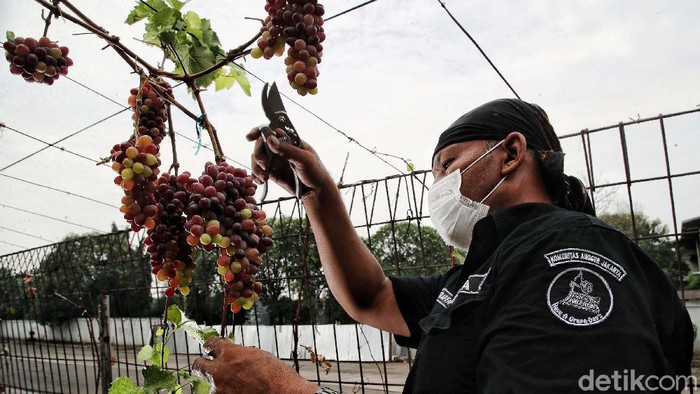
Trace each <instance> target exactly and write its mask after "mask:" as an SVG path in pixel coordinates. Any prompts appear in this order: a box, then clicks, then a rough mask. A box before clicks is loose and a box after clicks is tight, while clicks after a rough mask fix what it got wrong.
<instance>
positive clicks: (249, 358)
mask: <svg viewBox="0 0 700 394" xmlns="http://www.w3.org/2000/svg"><path fill="white" fill-rule="evenodd" d="M204 350H205V352H207V354H208V356H209V357H199V358H198V359H196V360H194V363H193V364H192V372H193V373H194V374H200V375H202V376H203V377H205V378H206V379H207V380H208V381H209V382H210V383H211V384H212V388H213V391H212V393H216V394H229V393H230V394H233V393H246V394H255V393H261V394H267V393H290V394H305V393H309V394H311V393H316V391H317V390H318V388H319V387H318V386H316V385H315V384H313V383H311V382H309V381H307V380H306V379H304V378H302V377H301V376H300V375H299V374H298V373H296V371H294V370H293V369H292V367H291V366H288V365H287V364H285V363H283V362H282V361H281V360H280V359H278V358H276V357H275V356H273V355H272V354H270V353H268V352H266V351H264V350H261V349H258V348H255V347H248V346H241V345H236V344H234V343H233V342H231V340H229V339H226V338H221V337H214V338H210V339H209V340H207V341H206V342H205V343H204ZM212 358H213V359H212Z"/></svg>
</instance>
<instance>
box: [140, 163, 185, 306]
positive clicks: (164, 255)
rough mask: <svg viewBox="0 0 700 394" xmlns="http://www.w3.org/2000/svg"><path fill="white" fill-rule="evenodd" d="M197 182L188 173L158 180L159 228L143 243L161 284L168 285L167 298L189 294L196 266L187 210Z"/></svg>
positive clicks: (147, 232)
mask: <svg viewBox="0 0 700 394" xmlns="http://www.w3.org/2000/svg"><path fill="white" fill-rule="evenodd" d="M195 182H197V180H196V179H194V178H191V177H190V173H189V172H187V171H185V172H183V173H182V174H180V175H179V176H171V175H170V174H168V173H167V172H166V173H163V174H162V175H161V176H160V178H158V185H157V187H156V191H155V193H154V197H155V200H156V202H157V204H156V207H157V208H158V214H157V215H156V217H155V221H156V225H155V227H153V228H149V229H148V230H147V231H146V234H148V237H147V238H146V240H145V241H144V243H145V244H146V245H148V247H147V251H148V253H149V254H150V256H151V269H152V272H153V274H155V275H156V277H157V278H158V280H160V281H161V282H167V285H168V288H167V289H166V290H165V296H166V297H172V296H173V295H175V292H176V291H177V292H178V293H180V294H182V295H184V296H186V295H188V294H189V293H190V288H189V284H190V282H192V271H193V270H194V268H195V267H196V264H195V263H194V260H193V259H192V253H193V248H192V246H190V245H189V244H188V243H187V236H188V235H189V233H188V232H187V230H185V223H186V222H187V218H186V217H185V215H184V209H185V207H187V204H188V203H189V199H190V190H191V188H192V184H194V183H195Z"/></svg>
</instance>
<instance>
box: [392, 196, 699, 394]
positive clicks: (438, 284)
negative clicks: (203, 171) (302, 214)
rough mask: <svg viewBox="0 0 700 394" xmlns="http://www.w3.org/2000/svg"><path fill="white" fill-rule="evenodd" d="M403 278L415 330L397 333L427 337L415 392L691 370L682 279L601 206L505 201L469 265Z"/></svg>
mask: <svg viewBox="0 0 700 394" xmlns="http://www.w3.org/2000/svg"><path fill="white" fill-rule="evenodd" d="M391 281H392V284H393V287H394V292H395V294H396V299H397V302H398V304H399V308H400V310H401V313H402V315H403V317H404V319H405V320H406V323H407V324H408V327H409V328H410V331H411V336H410V337H409V338H406V337H401V336H396V341H397V343H398V344H399V345H402V346H409V347H416V348H418V354H417V357H416V360H415V364H414V365H413V367H412V369H411V372H410V374H409V376H408V379H407V382H406V386H405V392H420V393H423V392H434V393H569V392H586V391H596V392H597V391H599V390H605V389H606V388H607V390H609V391H616V390H615V389H618V391H627V390H629V391H636V392H640V391H643V390H642V389H653V388H654V387H656V386H658V385H659V384H658V383H659V380H658V379H659V378H663V377H664V376H671V377H673V378H676V377H677V376H682V377H685V376H688V375H690V361H691V357H692V348H693V340H694V338H693V327H692V324H691V321H690V318H689V316H688V312H687V311H686V309H685V306H684V305H683V303H682V301H681V300H680V299H679V297H678V295H677V293H676V290H675V289H674V287H673V285H672V283H671V282H670V280H669V279H668V278H667V277H666V275H665V274H664V272H663V271H662V270H661V269H660V268H659V266H658V265H657V264H656V263H655V262H654V261H652V260H651V259H650V258H649V257H648V256H647V255H646V254H645V253H644V252H643V251H642V250H641V249H639V248H638V247H637V246H636V245H635V244H634V243H633V242H632V241H630V240H629V239H628V238H627V237H625V236H624V235H623V234H622V233H620V232H618V231H616V230H614V229H612V228H611V227H610V226H608V225H607V224H605V223H603V222H602V221H600V220H598V219H596V218H595V217H592V216H588V215H585V214H581V213H577V212H571V211H567V210H564V209H561V208H558V207H555V206H553V205H549V204H536V203H533V204H523V205H519V206H516V207H513V208H509V209H506V210H501V211H497V212H494V213H492V214H489V215H488V216H487V217H486V218H484V219H482V220H481V221H479V222H478V223H477V225H476V227H475V229H474V238H473V242H472V245H471V247H470V250H469V252H468V254H467V257H466V259H465V262H464V265H463V266H458V267H455V268H453V269H451V270H450V271H448V272H447V273H445V274H443V275H438V276H431V277H414V278H398V277H392V278H391ZM640 376H643V377H642V378H641V380H640ZM649 377H651V378H649ZM654 377H655V378H656V386H655V385H654V382H655V381H654ZM645 379H646V380H645ZM669 379H670V378H666V380H663V381H661V382H660V383H661V384H662V386H663V387H668V386H669V385H670V384H671V381H670V380H669ZM680 380H681V381H682V380H683V379H682V378H681V379H680ZM674 389H675V387H674ZM671 391H673V390H671Z"/></svg>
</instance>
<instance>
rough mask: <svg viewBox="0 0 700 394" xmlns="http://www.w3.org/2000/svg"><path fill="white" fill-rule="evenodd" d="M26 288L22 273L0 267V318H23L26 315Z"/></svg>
mask: <svg viewBox="0 0 700 394" xmlns="http://www.w3.org/2000/svg"><path fill="white" fill-rule="evenodd" d="M26 289H27V288H26V286H24V284H23V282H22V275H21V274H20V273H16V272H14V271H12V270H11V269H9V268H6V267H0V319H21V318H22V317H23V316H24V312H25V308H26V298H27V295H26V294H27V291H26Z"/></svg>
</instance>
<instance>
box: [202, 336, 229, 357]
mask: <svg viewBox="0 0 700 394" xmlns="http://www.w3.org/2000/svg"><path fill="white" fill-rule="evenodd" d="M228 346H233V342H231V340H230V339H228V338H222V337H212V338H209V339H208V340H207V341H206V342H204V351H205V352H206V353H207V354H208V355H210V356H212V357H214V358H218V357H221V356H222V355H223V353H224V349H226V348H227V347H228Z"/></svg>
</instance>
